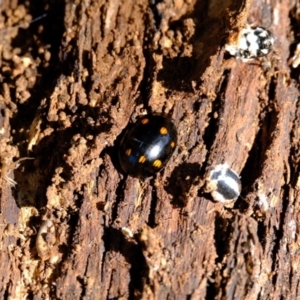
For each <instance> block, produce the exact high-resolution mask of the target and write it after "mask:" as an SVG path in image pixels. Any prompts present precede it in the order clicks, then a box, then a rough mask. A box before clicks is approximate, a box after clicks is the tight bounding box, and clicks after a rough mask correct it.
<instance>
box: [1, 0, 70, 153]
mask: <svg viewBox="0 0 300 300" xmlns="http://www.w3.org/2000/svg"><path fill="white" fill-rule="evenodd" d="M19 4H24V5H25V7H28V13H29V14H31V15H32V16H33V18H36V17H39V16H41V15H43V14H46V16H45V17H44V18H42V19H40V20H38V21H36V22H34V23H32V24H31V25H30V26H29V27H28V28H27V29H22V28H20V29H19V31H18V35H17V36H16V37H15V38H14V40H13V42H12V46H13V47H14V48H19V49H20V51H21V53H20V55H24V54H27V53H29V54H30V55H32V56H33V60H39V59H40V60H41V61H43V63H41V64H40V65H39V66H38V67H37V74H38V75H40V76H37V81H36V82H35V84H34V86H33V87H31V88H30V89H29V90H28V91H29V92H30V93H31V97H30V98H29V99H28V100H27V101H26V102H25V103H18V102H17V101H16V100H17V99H16V98H15V94H16V90H15V89H14V88H12V89H11V90H10V91H11V97H12V101H13V102H14V103H16V104H17V113H16V114H15V115H14V116H13V118H12V119H11V122H10V124H11V129H12V132H15V134H14V135H13V143H14V144H18V145H19V149H20V153H21V156H25V155H26V142H25V141H26V138H27V137H26V132H27V131H26V130H23V129H24V128H25V129H27V128H29V126H30V125H31V123H32V121H33V119H34V117H35V116H36V113H37V109H38V107H39V106H40V103H41V99H43V98H47V96H49V95H51V93H52V91H53V89H54V88H55V86H56V84H57V80H58V78H59V76H60V75H61V74H62V73H63V72H64V70H63V65H62V64H61V61H59V47H60V45H61V41H62V36H63V33H64V29H65V28H64V22H63V21H64V10H65V4H64V3H63V2H62V1H59V0H51V1H50V2H49V1H46V0H43V1H38V0H36V1H30V3H29V6H28V2H26V1H21V2H20V3H19ZM41 28H42V30H41ZM48 46H49V49H48V51H50V52H51V58H50V61H49V62H47V63H46V64H45V61H44V57H43V55H44V54H43V53H40V52H39V51H40V50H41V49H42V48H47V47H48ZM15 80H16V78H14V79H11V78H5V81H7V82H8V83H12V86H15V84H14V81H15Z"/></svg>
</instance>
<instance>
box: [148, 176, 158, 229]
mask: <svg viewBox="0 0 300 300" xmlns="http://www.w3.org/2000/svg"><path fill="white" fill-rule="evenodd" d="M150 185H151V186H152V187H153V188H152V195H151V196H152V197H151V205H150V212H149V217H148V222H147V225H148V226H149V227H151V228H155V227H156V226H157V225H158V224H157V223H156V222H155V216H156V207H157V203H158V196H157V189H156V187H155V184H154V179H151V182H150Z"/></svg>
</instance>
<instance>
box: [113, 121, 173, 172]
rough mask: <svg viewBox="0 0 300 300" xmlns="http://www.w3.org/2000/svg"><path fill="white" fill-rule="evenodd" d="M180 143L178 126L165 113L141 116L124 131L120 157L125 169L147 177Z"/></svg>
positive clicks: (164, 162) (119, 152)
mask: <svg viewBox="0 0 300 300" xmlns="http://www.w3.org/2000/svg"><path fill="white" fill-rule="evenodd" d="M176 144H177V130H176V127H175V125H174V124H173V122H172V121H171V120H170V119H169V118H167V117H165V116H163V115H146V116H143V117H141V118H139V119H138V120H137V121H136V123H134V124H133V125H132V126H131V127H130V128H128V130H127V131H126V132H125V134H124V136H123V138H122V140H121V143H120V146H119V151H118V155H119V161H120V165H121V167H122V169H123V171H124V172H126V173H128V174H129V175H131V176H133V177H138V178H146V177H150V176H152V175H154V174H155V173H157V172H159V171H160V170H161V169H163V168H164V167H165V166H166V164H167V162H168V161H169V159H170V157H171V156H172V154H173V152H174V150H175V148H176Z"/></svg>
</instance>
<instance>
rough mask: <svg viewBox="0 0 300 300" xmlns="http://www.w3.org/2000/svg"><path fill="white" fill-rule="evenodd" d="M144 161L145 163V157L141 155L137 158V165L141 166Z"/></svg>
mask: <svg viewBox="0 0 300 300" xmlns="http://www.w3.org/2000/svg"><path fill="white" fill-rule="evenodd" d="M145 161H146V156H144V155H142V156H141V157H140V158H139V163H141V164H143V163H144V162H145Z"/></svg>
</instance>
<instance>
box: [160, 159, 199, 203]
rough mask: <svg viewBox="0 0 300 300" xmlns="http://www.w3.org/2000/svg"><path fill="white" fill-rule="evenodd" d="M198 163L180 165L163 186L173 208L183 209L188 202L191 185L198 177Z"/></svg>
mask: <svg viewBox="0 0 300 300" xmlns="http://www.w3.org/2000/svg"><path fill="white" fill-rule="evenodd" d="M199 170H200V165H199V164H198V163H182V164H181V165H179V166H177V167H175V168H174V170H173V171H172V173H171V176H170V177H169V179H168V184H167V185H166V186H165V191H166V192H167V193H168V194H170V195H171V196H172V201H171V204H172V206H173V208H183V207H185V206H186V203H187V201H188V198H189V196H188V193H189V191H190V189H191V187H192V185H194V184H196V182H195V181H196V178H197V177H198V176H199Z"/></svg>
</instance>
